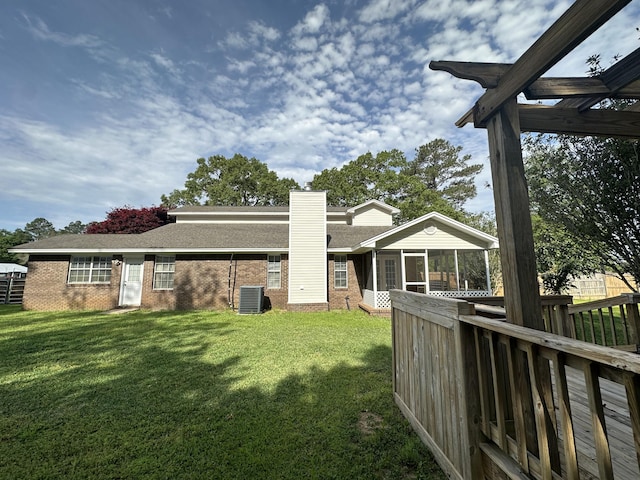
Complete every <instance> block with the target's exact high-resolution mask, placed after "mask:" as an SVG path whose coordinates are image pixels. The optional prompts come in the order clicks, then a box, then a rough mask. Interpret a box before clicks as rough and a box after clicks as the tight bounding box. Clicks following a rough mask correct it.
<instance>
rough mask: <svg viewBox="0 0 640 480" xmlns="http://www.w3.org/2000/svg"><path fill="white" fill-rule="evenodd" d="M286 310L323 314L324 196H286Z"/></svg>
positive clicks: (325, 305) (307, 193)
mask: <svg viewBox="0 0 640 480" xmlns="http://www.w3.org/2000/svg"><path fill="white" fill-rule="evenodd" d="M289 205H290V206H289V209H290V220H291V223H290V225H289V306H288V308H289V309H298V308H304V307H300V305H301V304H309V305H310V306H311V307H310V308H312V309H313V310H320V309H323V310H326V309H327V308H328V303H327V254H326V249H327V223H326V216H327V210H326V208H327V207H326V193H325V192H324V191H322V192H313V191H292V192H290V193H289Z"/></svg>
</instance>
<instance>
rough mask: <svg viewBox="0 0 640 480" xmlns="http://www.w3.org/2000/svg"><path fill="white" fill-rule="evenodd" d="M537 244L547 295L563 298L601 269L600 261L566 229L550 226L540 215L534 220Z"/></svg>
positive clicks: (559, 226)
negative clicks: (583, 277) (578, 281)
mask: <svg viewBox="0 0 640 480" xmlns="http://www.w3.org/2000/svg"><path fill="white" fill-rule="evenodd" d="M531 220H532V222H531V223H532V227H533V243H534V249H535V253H536V262H537V268H538V272H540V276H541V277H542V287H543V288H544V291H545V293H547V294H552V295H561V294H562V293H564V292H566V290H567V289H568V288H570V287H571V286H573V285H572V282H573V280H574V279H576V278H577V277H579V276H581V275H591V274H593V273H595V272H596V271H598V270H599V269H600V260H599V259H598V257H596V256H595V255H594V254H593V253H591V252H587V251H585V250H584V249H583V248H582V242H581V241H580V239H579V238H576V237H575V236H574V235H573V234H571V232H569V231H567V229H566V228H564V227H563V226H562V225H559V224H555V223H550V222H547V221H545V220H543V219H542V217H540V216H539V215H536V214H533V215H532V217H531Z"/></svg>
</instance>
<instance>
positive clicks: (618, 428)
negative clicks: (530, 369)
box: [567, 367, 640, 480]
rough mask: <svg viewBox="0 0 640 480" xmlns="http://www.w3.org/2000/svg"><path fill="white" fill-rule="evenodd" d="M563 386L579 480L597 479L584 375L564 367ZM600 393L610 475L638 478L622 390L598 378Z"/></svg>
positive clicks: (631, 478)
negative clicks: (568, 408)
mask: <svg viewBox="0 0 640 480" xmlns="http://www.w3.org/2000/svg"><path fill="white" fill-rule="evenodd" d="M567 384H568V386H569V398H570V401H571V413H572V418H573V426H574V429H575V432H576V436H575V438H576V449H577V451H578V466H579V468H580V478H581V479H597V478H600V477H599V473H598V464H597V461H596V450H595V445H594V441H593V438H594V435H593V424H592V421H591V409H590V407H589V399H588V398H587V397H588V396H587V388H586V385H585V380H584V375H583V374H582V372H581V371H579V370H576V369H574V368H571V367H567ZM600 391H601V393H602V403H603V406H604V414H605V425H606V429H607V433H608V437H609V445H610V450H611V463H612V467H613V474H614V475H615V478H617V479H618V478H620V479H629V480H637V479H640V471H639V470H638V459H637V458H636V450H635V444H634V440H633V431H632V429H631V419H630V416H629V409H628V407H627V395H626V393H625V389H624V387H623V386H622V385H620V384H618V383H615V382H611V381H609V380H606V379H600Z"/></svg>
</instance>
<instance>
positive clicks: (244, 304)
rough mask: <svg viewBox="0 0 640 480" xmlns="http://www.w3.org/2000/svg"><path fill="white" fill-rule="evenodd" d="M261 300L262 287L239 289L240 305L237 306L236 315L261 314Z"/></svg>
mask: <svg viewBox="0 0 640 480" xmlns="http://www.w3.org/2000/svg"><path fill="white" fill-rule="evenodd" d="M263 300H264V287H253V286H245V287H240V303H239V305H238V313H239V314H241V315H243V314H251V313H262V302H263Z"/></svg>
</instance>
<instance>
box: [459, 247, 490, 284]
mask: <svg viewBox="0 0 640 480" xmlns="http://www.w3.org/2000/svg"><path fill="white" fill-rule="evenodd" d="M458 272H459V274H460V290H464V291H469V290H487V288H488V287H487V267H486V262H485V258H484V251H483V250H458Z"/></svg>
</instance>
